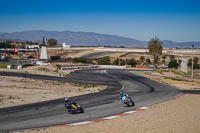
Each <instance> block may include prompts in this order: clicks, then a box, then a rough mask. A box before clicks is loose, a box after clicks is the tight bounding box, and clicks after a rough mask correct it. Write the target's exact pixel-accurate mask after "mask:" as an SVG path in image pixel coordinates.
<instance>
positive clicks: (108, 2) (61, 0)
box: [0, 0, 200, 41]
mask: <svg viewBox="0 0 200 133" xmlns="http://www.w3.org/2000/svg"><path fill="white" fill-rule="evenodd" d="M27 30H48V31H51V30H54V31H63V30H71V31H86V32H97V33H105V34H114V35H120V36H125V37H131V38H135V39H138V40H146V41H147V40H150V38H152V37H154V36H157V37H159V38H160V39H162V40H173V41H200V1H199V0H0V32H14V31H27Z"/></svg>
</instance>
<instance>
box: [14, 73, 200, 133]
mask: <svg viewBox="0 0 200 133" xmlns="http://www.w3.org/2000/svg"><path fill="white" fill-rule="evenodd" d="M140 75H143V76H145V77H148V78H151V79H155V80H157V81H161V82H165V83H168V84H170V85H173V86H178V87H179V88H180V89H182V90H184V91H185V94H184V95H182V96H180V97H178V98H175V99H172V100H169V101H166V102H163V103H159V104H155V105H152V106H150V107H149V109H147V110H144V111H141V112H137V113H134V114H131V115H128V116H123V117H119V118H116V119H113V120H108V121H103V122H99V123H93V124H87V125H80V126H71V127H54V128H42V129H35V130H25V131H16V132H15V133H63V132H74V133H112V132H115V133H122V132H127V133H133V132H135V133H200V113H199V112H200V106H199V101H200V93H199V92H200V89H199V88H197V87H196V85H198V84H199V79H196V80H193V81H192V82H193V83H194V84H190V82H191V80H188V81H186V79H185V80H184V81H180V83H179V82H178V80H174V78H175V77H176V75H174V74H173V73H171V72H168V73H164V74H163V75H159V74H155V73H152V74H151V73H147V74H146V73H142V74H141V73H140ZM166 75H167V76H166ZM170 76H175V77H173V78H172V79H170V82H167V81H165V80H166V79H169V78H170ZM177 76H179V77H180V75H177ZM166 77H168V78H166ZM164 79H165V80H164ZM173 81H174V82H173ZM177 82H178V83H177ZM184 83H186V84H184ZM187 83H188V84H187ZM177 84H178V85H177ZM180 84H183V85H182V86H181V85H180ZM186 85H187V87H185V86H186ZM194 86H195V87H194ZM185 88H187V90H186V89H185ZM133 99H134V98H133Z"/></svg>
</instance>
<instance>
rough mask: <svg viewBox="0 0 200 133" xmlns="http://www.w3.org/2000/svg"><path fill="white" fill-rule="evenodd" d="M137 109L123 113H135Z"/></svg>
mask: <svg viewBox="0 0 200 133" xmlns="http://www.w3.org/2000/svg"><path fill="white" fill-rule="evenodd" d="M135 112H136V111H128V112H124V113H123V114H132V113H135Z"/></svg>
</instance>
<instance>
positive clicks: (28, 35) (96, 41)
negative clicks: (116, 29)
mask: <svg viewBox="0 0 200 133" xmlns="http://www.w3.org/2000/svg"><path fill="white" fill-rule="evenodd" d="M43 37H45V38H47V39H50V38H54V39H56V40H58V43H59V44H62V43H63V42H65V43H66V44H69V45H72V46H97V45H102V46H125V47H143V48H144V47H147V45H148V42H147V41H139V40H136V39H133V38H128V37H121V36H117V35H109V34H99V33H94V32H73V31H44V30H33V31H21V32H13V33H5V32H0V41H1V40H12V41H32V42H42V40H43ZM192 45H194V46H195V48H200V41H197V42H194V41H193V42H192V41H191V42H174V41H170V40H163V47H165V48H175V47H178V48H191V47H192Z"/></svg>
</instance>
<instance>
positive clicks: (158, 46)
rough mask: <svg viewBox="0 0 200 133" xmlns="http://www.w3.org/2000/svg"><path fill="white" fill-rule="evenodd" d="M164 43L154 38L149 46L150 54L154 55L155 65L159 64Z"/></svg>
mask: <svg viewBox="0 0 200 133" xmlns="http://www.w3.org/2000/svg"><path fill="white" fill-rule="evenodd" d="M162 44H163V43H162V41H161V40H160V39H158V38H157V37H155V38H152V39H151V40H150V41H149V44H148V50H149V54H151V55H153V57H154V64H158V59H159V55H161V54H162V50H163V47H162Z"/></svg>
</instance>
